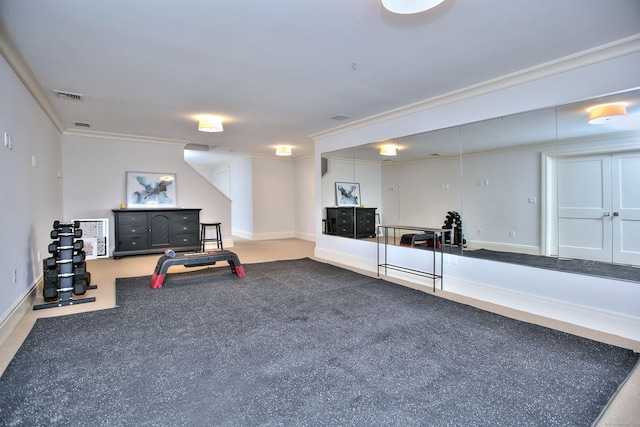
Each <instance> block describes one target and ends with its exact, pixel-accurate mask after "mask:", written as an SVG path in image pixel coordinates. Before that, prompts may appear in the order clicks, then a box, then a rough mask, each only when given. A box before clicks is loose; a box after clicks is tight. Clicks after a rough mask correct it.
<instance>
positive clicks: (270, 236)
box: [232, 230, 295, 240]
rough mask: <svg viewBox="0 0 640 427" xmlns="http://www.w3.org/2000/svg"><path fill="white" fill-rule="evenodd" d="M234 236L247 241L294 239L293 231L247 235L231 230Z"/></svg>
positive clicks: (243, 232)
mask: <svg viewBox="0 0 640 427" xmlns="http://www.w3.org/2000/svg"><path fill="white" fill-rule="evenodd" d="M232 234H233V235H234V236H238V237H241V238H243V239H247V240H277V239H292V238H294V237H295V236H294V233H293V231H280V232H275V233H247V232H246V231H238V230H233V233H232Z"/></svg>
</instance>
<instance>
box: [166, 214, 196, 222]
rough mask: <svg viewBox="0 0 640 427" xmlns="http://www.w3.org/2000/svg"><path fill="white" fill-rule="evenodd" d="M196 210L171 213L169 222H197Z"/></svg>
mask: <svg viewBox="0 0 640 427" xmlns="http://www.w3.org/2000/svg"><path fill="white" fill-rule="evenodd" d="M199 217H200V216H199V215H198V212H179V213H173V214H171V222H172V223H173V224H179V223H183V222H195V223H196V224H198V222H199V221H200V220H199Z"/></svg>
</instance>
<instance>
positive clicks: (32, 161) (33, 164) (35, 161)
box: [31, 156, 38, 168]
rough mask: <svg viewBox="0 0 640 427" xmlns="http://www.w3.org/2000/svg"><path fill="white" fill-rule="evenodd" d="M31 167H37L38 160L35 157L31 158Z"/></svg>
mask: <svg viewBox="0 0 640 427" xmlns="http://www.w3.org/2000/svg"><path fill="white" fill-rule="evenodd" d="M31 166H33V167H34V168H37V167H38V159H37V158H36V156H31Z"/></svg>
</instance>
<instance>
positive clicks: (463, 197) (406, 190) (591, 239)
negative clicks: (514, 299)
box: [322, 90, 640, 282]
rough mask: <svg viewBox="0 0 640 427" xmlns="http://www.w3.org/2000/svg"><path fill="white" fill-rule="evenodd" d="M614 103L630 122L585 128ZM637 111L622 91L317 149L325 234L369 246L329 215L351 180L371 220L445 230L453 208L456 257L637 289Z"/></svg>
mask: <svg viewBox="0 0 640 427" xmlns="http://www.w3.org/2000/svg"><path fill="white" fill-rule="evenodd" d="M615 102H622V103H625V108H626V112H627V116H626V117H624V118H623V119H621V120H619V121H615V120H613V119H612V120H608V119H601V120H600V121H602V122H604V123H603V124H590V123H588V121H587V119H588V116H589V112H588V111H587V110H588V108H589V107H592V106H594V105H599V104H607V103H615ZM636 112H638V113H637V114H636ZM638 116H640V90H630V91H627V92H622V93H618V94H614V95H610V96H606V97H602V98H598V99H591V100H585V101H581V102H576V103H573V104H569V105H562V106H555V107H551V108H547V109H543V110H537V111H530V112H525V113H520V114H514V115H510V116H505V117H498V118H495V119H490V120H485V121H481V122H477V123H469V124H465V125H462V126H457V127H452V128H448V129H441V130H437V131H432V132H427V133H423V134H418V135H410V136H403V137H400V138H397V139H393V140H389V141H378V142H374V143H370V144H366V145H362V146H358V147H354V148H349V149H344V150H338V151H334V152H328V153H323V154H322V158H323V165H324V166H323V176H322V206H323V231H324V232H325V233H326V234H331V235H333V236H336V238H341V237H349V238H361V239H368V240H371V241H375V238H374V236H372V235H370V234H366V233H365V234H360V235H358V234H357V232H356V231H354V230H352V229H349V230H348V231H349V232H348V233H346V234H345V233H342V234H341V233H340V232H337V231H336V228H335V224H334V219H333V218H331V220H329V219H328V217H327V212H330V211H332V209H333V208H336V207H337V205H338V203H339V201H338V200H337V194H336V191H337V190H336V183H337V182H347V183H357V184H358V189H359V194H360V196H359V197H360V198H359V199H358V203H357V205H358V206H359V207H360V209H361V208H362V207H365V208H375V222H376V223H382V224H402V225H411V226H422V227H441V226H442V225H444V222H445V220H446V216H447V215H448V213H450V212H455V213H459V214H460V219H461V222H462V231H463V234H464V242H461V243H462V244H461V245H460V246H458V247H456V248H455V249H456V251H457V252H458V253H460V254H462V255H464V256H474V257H482V258H487V259H492V260H496V261H504V262H514V263H526V264H530V265H537V266H539V267H543V268H557V269H566V270H568V271H573V272H580V273H584V274H593V275H604V276H612V277H616V278H620V279H626V280H632V281H639V282H640V270H638V267H640V122H639V120H640V118H639V117H638ZM383 146H390V147H391V148H388V149H386V150H388V151H390V152H391V153H392V152H393V151H394V150H395V153H396V155H382V154H381V151H380V150H381V148H382V147H383ZM386 154H389V153H386ZM327 208H328V209H327ZM349 209H352V210H353V212H354V214H353V218H352V220H353V221H357V220H358V219H357V217H356V212H355V211H356V210H358V209H356V207H355V206H353V207H349ZM330 215H333V213H332V214H330ZM355 227H357V224H356V225H355Z"/></svg>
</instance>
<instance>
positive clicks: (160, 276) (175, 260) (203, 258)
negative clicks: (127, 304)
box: [151, 251, 246, 288]
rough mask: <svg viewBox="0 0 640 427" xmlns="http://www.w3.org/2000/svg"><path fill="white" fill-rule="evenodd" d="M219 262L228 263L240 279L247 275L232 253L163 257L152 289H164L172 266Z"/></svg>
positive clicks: (219, 252) (186, 254)
mask: <svg viewBox="0 0 640 427" xmlns="http://www.w3.org/2000/svg"><path fill="white" fill-rule="evenodd" d="M218 261H227V262H228V263H229V266H230V267H231V271H232V272H233V273H235V274H236V275H237V276H238V277H244V276H245V275H246V274H245V272H244V268H243V267H242V264H241V263H240V259H239V258H238V255H236V254H235V253H233V252H231V251H213V252H195V253H183V254H175V255H174V256H167V255H162V256H161V257H160V259H159V260H158V263H157V264H156V268H155V270H154V271H153V275H152V276H151V287H152V288H161V287H162V282H164V277H165V276H166V275H167V271H168V270H169V267H171V266H172V265H184V266H185V267H202V266H205V265H215V263H216V262H218Z"/></svg>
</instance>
